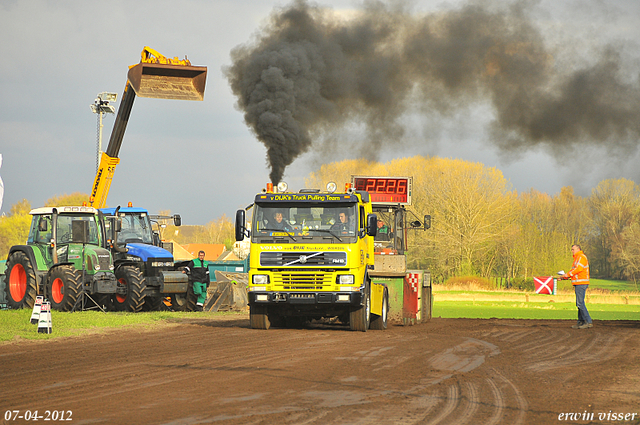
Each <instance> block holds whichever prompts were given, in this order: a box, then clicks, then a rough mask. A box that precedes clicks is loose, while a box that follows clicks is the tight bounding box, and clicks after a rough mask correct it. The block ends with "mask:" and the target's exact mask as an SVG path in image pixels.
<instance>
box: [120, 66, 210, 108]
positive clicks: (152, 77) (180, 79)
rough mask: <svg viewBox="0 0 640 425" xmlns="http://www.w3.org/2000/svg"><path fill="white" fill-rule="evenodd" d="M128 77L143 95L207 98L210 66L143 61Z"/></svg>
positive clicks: (179, 98) (184, 98) (133, 68)
mask: <svg viewBox="0 0 640 425" xmlns="http://www.w3.org/2000/svg"><path fill="white" fill-rule="evenodd" d="M127 77H128V78H129V82H130V83H131V87H133V90H134V91H135V92H136V95H138V96H140V97H153V98H156V99H178V100H203V99H204V86H205V83H206V80H207V67H206V66H184V65H165V64H159V63H139V64H137V65H135V66H134V67H132V68H131V69H129V74H128V75H127Z"/></svg>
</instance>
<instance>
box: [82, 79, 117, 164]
mask: <svg viewBox="0 0 640 425" xmlns="http://www.w3.org/2000/svg"><path fill="white" fill-rule="evenodd" d="M117 98H118V93H113V92H106V91H105V92H102V93H99V94H98V97H97V98H96V99H95V100H94V102H93V104H92V105H89V106H90V107H91V111H92V112H93V113H94V114H97V115H98V141H97V143H96V150H97V153H96V173H97V172H98V167H99V166H100V165H99V164H100V155H101V154H102V127H103V125H102V116H103V115H104V114H115V112H116V108H114V107H113V106H111V105H109V102H115V101H116V99H117Z"/></svg>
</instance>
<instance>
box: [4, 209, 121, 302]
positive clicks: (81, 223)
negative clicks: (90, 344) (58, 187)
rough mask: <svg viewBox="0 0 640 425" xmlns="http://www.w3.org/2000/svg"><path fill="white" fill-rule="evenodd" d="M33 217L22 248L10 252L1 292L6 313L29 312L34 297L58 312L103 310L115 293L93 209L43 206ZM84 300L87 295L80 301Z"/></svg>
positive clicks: (99, 219) (100, 218)
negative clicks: (9, 310) (88, 304)
mask: <svg viewBox="0 0 640 425" xmlns="http://www.w3.org/2000/svg"><path fill="white" fill-rule="evenodd" d="M30 214H31V215H32V216H33V218H32V220H31V228H30V229H29V237H28V239H27V245H15V246H12V247H11V249H10V250H9V255H8V257H7V263H6V271H5V276H4V279H5V288H4V290H5V293H6V300H7V304H8V306H9V308H13V309H18V308H32V307H33V304H34V302H35V299H36V296H37V295H43V296H44V297H45V299H47V300H49V301H50V302H51V307H52V308H54V309H56V310H60V311H71V310H74V309H78V307H77V306H78V305H81V306H83V307H84V303H85V301H88V300H93V301H94V303H91V305H93V306H95V305H97V306H101V305H104V304H105V302H106V300H108V299H109V297H111V296H112V295H113V294H115V293H116V290H117V279H116V276H115V274H114V270H113V269H114V266H113V259H112V257H111V253H110V251H109V250H108V249H105V248H103V247H104V246H107V244H108V243H116V244H117V241H107V240H106V238H105V230H104V229H105V226H104V217H103V216H102V213H100V212H99V211H98V210H97V209H95V208H93V207H85V206H82V207H70V206H69V207H67V206H65V207H57V208H56V207H43V208H36V209H34V210H31V211H30ZM85 296H88V297H87V298H85Z"/></svg>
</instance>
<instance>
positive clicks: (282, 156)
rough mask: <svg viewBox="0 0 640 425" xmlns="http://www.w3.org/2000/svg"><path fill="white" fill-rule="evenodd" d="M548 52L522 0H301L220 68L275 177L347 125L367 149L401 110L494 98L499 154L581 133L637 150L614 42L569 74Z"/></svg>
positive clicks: (632, 103) (395, 131)
mask: <svg viewBox="0 0 640 425" xmlns="http://www.w3.org/2000/svg"><path fill="white" fill-rule="evenodd" d="M523 4H524V5H525V6H523ZM594 53H595V52H594ZM554 54H556V52H550V51H549V49H548V48H546V46H545V43H544V40H543V37H542V35H541V34H540V31H539V30H538V29H537V28H536V27H535V26H534V25H533V24H532V22H531V21H530V20H529V19H528V18H527V13H526V3H522V2H521V3H516V4H515V5H512V6H503V7H499V6H491V5H489V4H488V3H486V4H485V3H483V5H478V4H468V5H465V6H462V7H460V8H458V9H455V10H447V11H443V12H434V13H432V14H427V15H425V14H422V15H417V14H412V13H411V12H410V10H409V8H408V7H407V6H406V5H405V4H404V3H402V2H395V3H392V4H385V3H381V2H368V3H365V6H364V7H363V8H362V10H359V11H357V13H354V14H353V16H349V17H347V18H345V17H343V16H340V15H338V14H336V13H335V12H333V11H332V10H329V9H324V8H321V7H319V6H316V5H312V4H309V3H307V2H305V1H302V0H299V1H295V2H293V3H292V4H291V5H289V6H288V7H285V8H283V9H277V10H276V11H275V12H274V13H273V14H272V16H271V18H270V21H269V23H268V24H267V25H266V26H265V27H264V28H262V29H261V31H260V32H259V33H258V34H257V35H256V36H255V39H254V40H253V41H252V42H249V43H247V44H245V45H241V46H238V47H236V48H235V49H234V50H233V51H232V53H231V58H232V64H231V65H230V66H229V67H226V68H225V69H224V72H225V74H226V76H227V78H228V80H229V82H230V84H231V88H232V90H233V93H234V94H235V95H236V96H237V98H238V103H237V105H238V107H239V108H240V109H241V110H242V111H243V112H244V117H245V121H246V123H247V124H248V125H249V126H250V128H251V129H252V130H253V131H254V132H255V134H256V136H257V137H258V139H259V140H260V141H261V142H262V143H264V145H265V146H266V148H267V159H268V162H269V165H270V167H271V173H270V178H271V181H272V182H274V183H277V182H279V181H280V180H281V178H282V176H283V173H284V170H285V168H286V167H287V166H288V165H289V164H291V163H292V162H293V161H294V160H295V159H296V158H297V157H298V156H299V155H301V154H302V153H304V152H306V151H307V150H309V149H310V147H311V146H312V144H313V143H314V141H316V140H318V139H319V138H322V137H323V135H326V134H329V133H332V132H333V133H335V132H336V131H337V130H339V129H340V128H342V127H343V126H344V125H345V124H346V123H349V122H354V123H358V124H359V125H363V126H364V127H365V128H366V133H367V143H368V150H369V151H370V152H374V151H376V150H377V147H378V146H379V145H381V144H385V145H386V144H391V143H394V141H398V140H401V139H402V136H403V132H404V129H403V126H402V125H401V123H400V122H399V121H400V120H399V118H400V117H402V115H403V114H404V113H405V112H407V111H416V110H418V111H421V113H424V114H430V113H433V114H434V115H435V114H439V115H447V114H451V113H453V112H455V111H456V110H459V109H460V108H462V107H464V106H465V105H468V104H469V102H472V101H478V100H489V101H490V103H491V105H492V106H493V109H494V115H495V119H494V122H493V123H492V124H491V130H492V134H493V141H494V143H495V144H496V145H497V146H498V147H499V148H500V149H501V150H503V151H506V152H509V151H523V150H526V149H528V148H531V147H532V146H535V145H538V144H541V145H544V146H546V147H550V148H551V150H554V151H559V150H561V148H563V147H568V146H571V145H573V144H575V143H578V142H579V143H581V144H587V145H603V144H608V145H609V147H611V148H612V149H613V150H615V149H622V150H625V149H626V150H629V149H635V146H636V144H637V141H638V138H639V135H640V84H639V81H638V76H637V75H636V76H635V77H633V76H632V77H629V76H628V75H625V74H624V72H623V70H622V69H621V57H620V52H619V50H618V49H616V48H614V47H609V48H608V49H606V50H604V51H603V52H601V53H599V54H597V56H594V59H593V61H592V64H591V65H589V66H585V67H582V68H580V69H572V70H570V71H568V72H562V71H560V70H559V69H558V68H559V67H558V66H557V61H556V59H557V58H555V57H554ZM342 142H343V143H347V141H344V140H343V141H342Z"/></svg>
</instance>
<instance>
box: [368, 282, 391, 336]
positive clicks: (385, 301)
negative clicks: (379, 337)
mask: <svg viewBox="0 0 640 425" xmlns="http://www.w3.org/2000/svg"><path fill="white" fill-rule="evenodd" d="M388 315H389V293H388V292H387V290H386V289H385V290H384V296H383V297H382V314H381V315H380V316H378V315H377V314H373V315H372V316H373V317H371V325H370V326H369V328H370V329H375V330H378V331H383V330H385V329H387V316H388Z"/></svg>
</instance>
